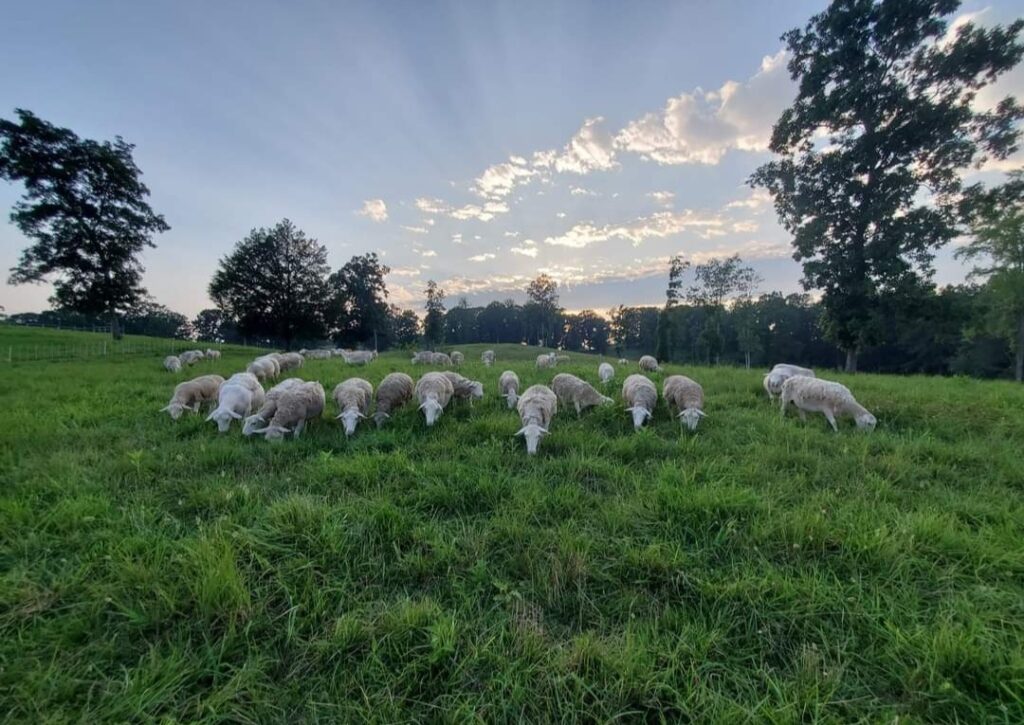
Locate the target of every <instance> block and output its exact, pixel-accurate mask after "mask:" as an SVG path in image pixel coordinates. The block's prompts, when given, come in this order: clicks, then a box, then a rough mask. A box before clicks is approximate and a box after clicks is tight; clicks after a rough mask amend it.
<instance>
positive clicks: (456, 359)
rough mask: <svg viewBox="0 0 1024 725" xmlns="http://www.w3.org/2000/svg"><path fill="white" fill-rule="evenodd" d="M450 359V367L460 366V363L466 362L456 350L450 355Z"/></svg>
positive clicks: (464, 357) (463, 356)
mask: <svg viewBox="0 0 1024 725" xmlns="http://www.w3.org/2000/svg"><path fill="white" fill-rule="evenodd" d="M451 358H452V365H461V364H462V363H464V362H465V361H466V356H465V355H463V354H462V353H461V352H459V351H458V350H456V351H455V352H453V353H452V354H451Z"/></svg>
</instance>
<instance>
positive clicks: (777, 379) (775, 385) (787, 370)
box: [764, 363, 814, 400]
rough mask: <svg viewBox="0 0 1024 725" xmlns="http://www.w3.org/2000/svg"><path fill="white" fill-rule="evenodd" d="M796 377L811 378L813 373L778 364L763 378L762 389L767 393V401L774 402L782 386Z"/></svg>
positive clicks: (797, 366) (804, 369)
mask: <svg viewBox="0 0 1024 725" xmlns="http://www.w3.org/2000/svg"><path fill="white" fill-rule="evenodd" d="M798 375H802V376H803V377H806V378H813V377H814V371H813V370H811V369H810V368H803V367H800V366H799V365H790V364H788V363H779V364H778V365H776V366H775V367H773V368H772V369H771V370H770V371H768V374H767V375H765V376H764V389H765V392H767V393H768V400H775V396H776V395H778V394H779V393H781V392H782V384H783V383H784V382H786V381H787V380H789V379H790V378H792V377H796V376H798Z"/></svg>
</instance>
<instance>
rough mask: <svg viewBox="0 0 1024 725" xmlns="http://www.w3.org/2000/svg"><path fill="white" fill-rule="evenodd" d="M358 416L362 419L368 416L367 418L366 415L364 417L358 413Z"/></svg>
mask: <svg viewBox="0 0 1024 725" xmlns="http://www.w3.org/2000/svg"><path fill="white" fill-rule="evenodd" d="M356 415H358V416H359V417H360V418H365V417H366V416H365V415H363V414H362V413H356Z"/></svg>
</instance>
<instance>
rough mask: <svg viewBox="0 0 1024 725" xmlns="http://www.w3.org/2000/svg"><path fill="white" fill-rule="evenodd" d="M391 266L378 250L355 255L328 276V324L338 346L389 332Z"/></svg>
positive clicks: (374, 341) (374, 339)
mask: <svg viewBox="0 0 1024 725" xmlns="http://www.w3.org/2000/svg"><path fill="white" fill-rule="evenodd" d="M389 272H391V269H390V268H389V267H388V266H387V265H385V264H382V263H381V261H380V258H379V257H378V256H377V254H376V252H370V253H369V254H364V255H361V256H355V257H352V259H350V260H349V261H348V262H346V263H345V265H344V266H343V267H342V268H341V269H339V270H338V271H337V272H335V273H334V274H332V275H331V276H330V277H328V278H327V286H328V289H329V292H330V298H329V301H328V304H327V324H328V327H329V328H330V334H331V337H332V338H333V339H334V341H335V342H337V343H338V344H339V345H345V346H351V345H356V344H364V345H365V344H367V343H369V342H372V343H373V347H374V349H376V348H377V347H378V342H379V340H378V338H379V337H382V336H384V334H385V333H386V332H387V328H388V323H389V311H388V287H387V283H386V282H385V280H384V278H385V277H386V276H387V275H388V273H389Z"/></svg>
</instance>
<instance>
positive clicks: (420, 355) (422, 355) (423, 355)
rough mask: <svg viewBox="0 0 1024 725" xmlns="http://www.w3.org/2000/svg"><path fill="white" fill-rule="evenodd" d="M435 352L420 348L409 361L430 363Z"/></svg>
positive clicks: (417, 363) (421, 363)
mask: <svg viewBox="0 0 1024 725" xmlns="http://www.w3.org/2000/svg"><path fill="white" fill-rule="evenodd" d="M433 354H434V353H432V352H430V350H420V351H419V352H416V353H414V354H413V356H412V359H411V360H410V361H409V362H411V363H412V364H413V365H429V364H430V362H431V359H432V356H433Z"/></svg>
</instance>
